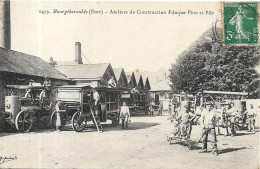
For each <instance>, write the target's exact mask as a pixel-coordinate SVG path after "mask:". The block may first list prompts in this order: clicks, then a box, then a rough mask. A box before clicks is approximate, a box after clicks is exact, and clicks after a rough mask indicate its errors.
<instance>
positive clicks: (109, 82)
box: [107, 76, 116, 88]
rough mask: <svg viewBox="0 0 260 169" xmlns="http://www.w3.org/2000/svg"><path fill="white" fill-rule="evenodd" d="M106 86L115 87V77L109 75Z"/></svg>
mask: <svg viewBox="0 0 260 169" xmlns="http://www.w3.org/2000/svg"><path fill="white" fill-rule="evenodd" d="M107 84H108V88H112V87H116V81H115V77H114V76H111V79H110V80H109V81H108V82H107Z"/></svg>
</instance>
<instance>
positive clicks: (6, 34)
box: [0, 0, 11, 49]
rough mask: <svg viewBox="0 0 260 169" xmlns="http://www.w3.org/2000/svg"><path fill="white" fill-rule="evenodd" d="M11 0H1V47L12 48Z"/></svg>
mask: <svg viewBox="0 0 260 169" xmlns="http://www.w3.org/2000/svg"><path fill="white" fill-rule="evenodd" d="M10 19H11V18H10V0H1V1H0V47H2V48H5V49H11V24H10Z"/></svg>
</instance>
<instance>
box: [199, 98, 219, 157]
mask: <svg viewBox="0 0 260 169" xmlns="http://www.w3.org/2000/svg"><path fill="white" fill-rule="evenodd" d="M205 106H206V108H205V109H204V110H203V111H202V113H201V126H202V129H203V137H202V143H203V148H202V151H201V152H202V153H203V152H206V151H207V142H208V137H210V141H211V142H212V144H213V147H212V153H213V154H214V155H218V150H217V136H216V131H215V126H216V119H217V115H216V112H215V111H214V110H213V108H214V104H213V102H206V103H205Z"/></svg>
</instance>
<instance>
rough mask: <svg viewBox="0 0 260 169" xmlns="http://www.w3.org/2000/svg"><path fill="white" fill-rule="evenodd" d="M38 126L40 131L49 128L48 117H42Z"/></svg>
mask: <svg viewBox="0 0 260 169" xmlns="http://www.w3.org/2000/svg"><path fill="white" fill-rule="evenodd" d="M39 126H40V128H41V129H47V128H49V127H50V117H49V116H42V117H41V119H40V122H39Z"/></svg>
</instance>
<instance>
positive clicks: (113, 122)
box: [112, 114, 120, 127]
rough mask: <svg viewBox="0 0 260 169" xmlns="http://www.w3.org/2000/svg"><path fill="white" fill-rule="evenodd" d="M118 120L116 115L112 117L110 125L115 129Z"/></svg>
mask: <svg viewBox="0 0 260 169" xmlns="http://www.w3.org/2000/svg"><path fill="white" fill-rule="evenodd" d="M119 120H120V118H119V116H118V115H117V114H116V115H114V116H113V118H112V125H113V126H114V127H117V126H118V125H119Z"/></svg>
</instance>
